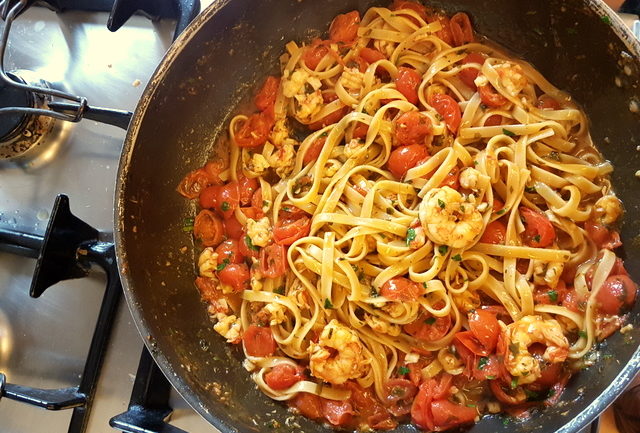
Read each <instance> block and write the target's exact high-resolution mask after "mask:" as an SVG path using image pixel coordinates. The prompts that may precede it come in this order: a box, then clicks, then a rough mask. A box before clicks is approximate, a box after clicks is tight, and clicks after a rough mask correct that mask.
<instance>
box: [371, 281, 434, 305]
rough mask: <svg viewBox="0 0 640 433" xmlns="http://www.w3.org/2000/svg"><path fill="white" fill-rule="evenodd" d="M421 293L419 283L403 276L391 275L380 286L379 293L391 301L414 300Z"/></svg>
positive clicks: (422, 290)
mask: <svg viewBox="0 0 640 433" xmlns="http://www.w3.org/2000/svg"><path fill="white" fill-rule="evenodd" d="M423 293H424V289H423V288H422V287H421V286H420V284H418V283H416V282H414V281H411V280H410V279H408V278H405V277H393V278H391V279H390V280H387V281H386V282H385V283H384V284H383V285H382V287H381V288H380V294H381V295H382V296H384V297H385V298H387V299H390V300H392V301H415V300H416V299H417V298H418V297H419V296H421V295H422V294H423Z"/></svg>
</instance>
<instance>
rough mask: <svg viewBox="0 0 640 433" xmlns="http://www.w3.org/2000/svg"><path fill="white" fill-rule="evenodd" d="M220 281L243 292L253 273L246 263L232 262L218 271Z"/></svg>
mask: <svg viewBox="0 0 640 433" xmlns="http://www.w3.org/2000/svg"><path fill="white" fill-rule="evenodd" d="M218 278H219V279H220V282H222V283H224V284H227V285H229V286H231V287H233V290H234V291H235V292H241V291H243V290H244V289H246V288H247V285H248V284H249V279H250V278H251V274H250V273H249V267H248V266H247V265H246V264H244V263H230V264H228V265H225V267H224V268H223V269H222V270H220V271H218Z"/></svg>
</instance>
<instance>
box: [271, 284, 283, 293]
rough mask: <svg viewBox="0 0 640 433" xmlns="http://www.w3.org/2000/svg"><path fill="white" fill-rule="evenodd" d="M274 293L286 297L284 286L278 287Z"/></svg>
mask: <svg viewBox="0 0 640 433" xmlns="http://www.w3.org/2000/svg"><path fill="white" fill-rule="evenodd" d="M273 293H277V294H278V295H284V286H280V287H277V288H276V289H274V290H273Z"/></svg>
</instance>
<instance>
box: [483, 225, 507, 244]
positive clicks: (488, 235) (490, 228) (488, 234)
mask: <svg viewBox="0 0 640 433" xmlns="http://www.w3.org/2000/svg"><path fill="white" fill-rule="evenodd" d="M506 239H507V226H506V225H505V224H504V223H503V222H502V221H499V220H495V221H491V222H490V223H489V224H487V228H486V229H484V233H482V237H481V238H480V242H484V243H487V244H500V245H504V242H505V240H506Z"/></svg>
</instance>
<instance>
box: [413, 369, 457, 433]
mask: <svg viewBox="0 0 640 433" xmlns="http://www.w3.org/2000/svg"><path fill="white" fill-rule="evenodd" d="M451 382H452V377H451V376H450V375H449V374H443V375H442V376H441V378H440V381H438V380H436V379H429V380H426V381H424V382H422V384H421V385H420V390H419V391H418V395H416V398H415V399H414V400H413V406H412V407H411V420H412V421H413V422H414V424H416V425H417V426H418V427H420V428H422V429H424V430H431V431H435V427H436V426H435V424H434V419H433V412H432V410H431V409H432V408H431V404H432V402H433V401H434V400H442V399H445V398H447V397H448V396H449V395H450V394H451Z"/></svg>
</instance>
